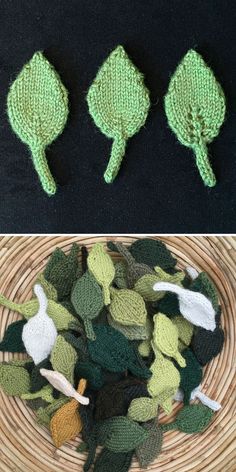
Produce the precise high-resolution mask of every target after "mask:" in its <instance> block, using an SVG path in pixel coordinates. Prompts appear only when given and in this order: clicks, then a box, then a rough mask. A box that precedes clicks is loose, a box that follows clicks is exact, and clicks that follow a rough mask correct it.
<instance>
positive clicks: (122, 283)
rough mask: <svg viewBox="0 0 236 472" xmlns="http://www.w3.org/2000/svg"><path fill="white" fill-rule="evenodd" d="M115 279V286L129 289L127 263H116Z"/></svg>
mask: <svg viewBox="0 0 236 472" xmlns="http://www.w3.org/2000/svg"><path fill="white" fill-rule="evenodd" d="M115 271H116V273H115V278H114V284H115V285H116V286H117V287H118V288H128V285H127V267H126V264H125V262H123V261H119V262H116V263H115Z"/></svg>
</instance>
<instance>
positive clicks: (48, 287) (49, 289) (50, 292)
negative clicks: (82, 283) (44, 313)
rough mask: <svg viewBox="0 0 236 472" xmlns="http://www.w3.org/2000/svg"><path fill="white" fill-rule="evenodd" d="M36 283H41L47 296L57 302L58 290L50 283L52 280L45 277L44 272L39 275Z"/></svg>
mask: <svg viewBox="0 0 236 472" xmlns="http://www.w3.org/2000/svg"><path fill="white" fill-rule="evenodd" d="M36 283H37V284H40V285H41V286H42V287H43V290H44V292H45V294H46V297H47V298H49V299H50V300H54V301H55V302H57V299H58V296H57V290H56V289H55V287H54V286H53V285H52V284H50V282H48V280H46V279H45V277H44V274H43V273H42V274H38V275H37V279H36Z"/></svg>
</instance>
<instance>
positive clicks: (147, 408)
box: [128, 397, 158, 422]
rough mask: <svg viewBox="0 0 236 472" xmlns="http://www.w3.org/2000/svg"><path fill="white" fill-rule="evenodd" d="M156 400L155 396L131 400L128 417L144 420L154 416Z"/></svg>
mask: <svg viewBox="0 0 236 472" xmlns="http://www.w3.org/2000/svg"><path fill="white" fill-rule="evenodd" d="M157 409H158V401H157V399H156V398H148V397H140V398H135V399H134V400H132V402H131V404H130V406H129V409H128V417H129V418H131V419H132V420H134V421H138V422H145V421H149V420H151V419H152V418H156V416H157Z"/></svg>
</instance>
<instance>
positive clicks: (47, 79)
mask: <svg viewBox="0 0 236 472" xmlns="http://www.w3.org/2000/svg"><path fill="white" fill-rule="evenodd" d="M7 111H8V116H9V120H10V123H11V126H12V128H13V130H14V132H15V133H16V134H17V135H18V136H19V138H20V139H21V141H23V142H24V143H25V144H27V145H28V146H29V147H30V150H31V154H32V159H33V163H34V167H35V170H36V172H37V173H38V176H39V179H40V181H41V184H42V187H43V189H44V191H45V192H46V193H47V194H48V195H53V194H54V193H55V192H56V184H55V181H54V179H53V177H52V175H51V172H50V170H49V167H48V164H47V161H46V157H45V148H46V147H47V146H48V145H49V144H51V143H52V141H54V140H55V139H56V138H57V136H58V135H59V134H60V133H61V132H62V131H63V129H64V127H65V124H66V121H67V116H68V98H67V91H66V89H65V87H64V85H63V84H62V82H61V80H60V78H59V76H58V74H57V73H56V72H55V70H54V68H53V67H52V65H51V64H50V63H49V62H48V61H47V59H46V58H45V57H44V56H43V54H42V52H40V51H39V52H36V53H35V54H34V55H33V57H32V59H31V60H30V61H29V62H28V64H26V65H25V66H24V67H23V69H22V71H21V72H20V74H19V75H18V76H17V78H16V79H15V81H14V82H13V84H12V85H11V87H10V90H9V93H8V97H7Z"/></svg>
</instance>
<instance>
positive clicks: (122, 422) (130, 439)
mask: <svg viewBox="0 0 236 472" xmlns="http://www.w3.org/2000/svg"><path fill="white" fill-rule="evenodd" d="M147 437H148V432H147V431H146V430H145V429H144V428H142V427H141V426H139V424H138V423H136V422H135V421H132V420H130V419H128V418H127V417H126V416H114V417H113V418H108V419H107V420H105V421H103V422H102V424H101V426H100V427H99V429H98V440H99V444H103V445H104V446H105V447H106V448H107V449H110V450H111V451H113V452H129V451H132V450H133V449H135V448H136V447H138V446H139V444H142V443H143V442H144V441H145V439H147Z"/></svg>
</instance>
